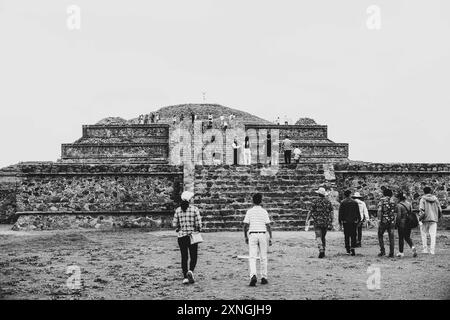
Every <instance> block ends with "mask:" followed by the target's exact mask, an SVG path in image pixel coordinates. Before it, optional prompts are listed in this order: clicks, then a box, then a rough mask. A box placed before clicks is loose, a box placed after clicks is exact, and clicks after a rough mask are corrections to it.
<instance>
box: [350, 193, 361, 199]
mask: <svg viewBox="0 0 450 320" xmlns="http://www.w3.org/2000/svg"><path fill="white" fill-rule="evenodd" d="M352 198H358V199H359V198H362V195H361V193H359V192H355V193H354V194H353V195H352Z"/></svg>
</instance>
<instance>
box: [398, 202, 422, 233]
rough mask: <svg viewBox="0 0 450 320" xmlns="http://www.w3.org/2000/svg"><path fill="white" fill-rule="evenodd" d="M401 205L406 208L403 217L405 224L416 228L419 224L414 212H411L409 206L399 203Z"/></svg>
mask: <svg viewBox="0 0 450 320" xmlns="http://www.w3.org/2000/svg"><path fill="white" fill-rule="evenodd" d="M400 204H401V205H402V206H403V207H405V209H406V211H407V212H406V218H405V225H406V226H407V227H408V228H410V229H414V228H417V226H418V225H419V219H417V216H416V214H415V213H414V212H412V210H411V208H409V209H408V208H407V207H406V206H405V205H404V204H403V203H400Z"/></svg>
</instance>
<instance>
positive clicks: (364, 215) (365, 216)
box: [352, 191, 370, 248]
mask: <svg viewBox="0 0 450 320" xmlns="http://www.w3.org/2000/svg"><path fill="white" fill-rule="evenodd" d="M352 198H353V200H355V201H356V202H357V203H358V207H359V213H360V214H361V221H360V222H359V224H358V227H357V228H356V247H357V248H360V247H361V239H362V227H363V224H364V222H366V221H369V219H370V217H369V210H367V206H366V203H365V202H364V201H362V200H361V199H362V195H361V194H360V193H359V192H358V191H357V192H355V193H354V194H353V196H352Z"/></svg>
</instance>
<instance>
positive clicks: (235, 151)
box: [231, 138, 241, 166]
mask: <svg viewBox="0 0 450 320" xmlns="http://www.w3.org/2000/svg"><path fill="white" fill-rule="evenodd" d="M231 147H232V148H233V164H234V165H235V166H237V165H238V163H239V161H238V149H239V148H240V147H241V146H240V145H239V143H238V142H237V138H234V141H233V144H232V145H231Z"/></svg>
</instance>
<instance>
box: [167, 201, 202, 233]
mask: <svg viewBox="0 0 450 320" xmlns="http://www.w3.org/2000/svg"><path fill="white" fill-rule="evenodd" d="M201 225H202V217H201V216H200V211H199V210H198V208H197V207H195V206H189V207H188V208H187V209H186V212H183V210H182V209H181V207H178V208H177V209H176V210H175V215H174V217H173V222H172V226H173V227H174V228H176V232H178V237H184V236H190V235H191V233H192V232H197V231H200V228H201Z"/></svg>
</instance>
